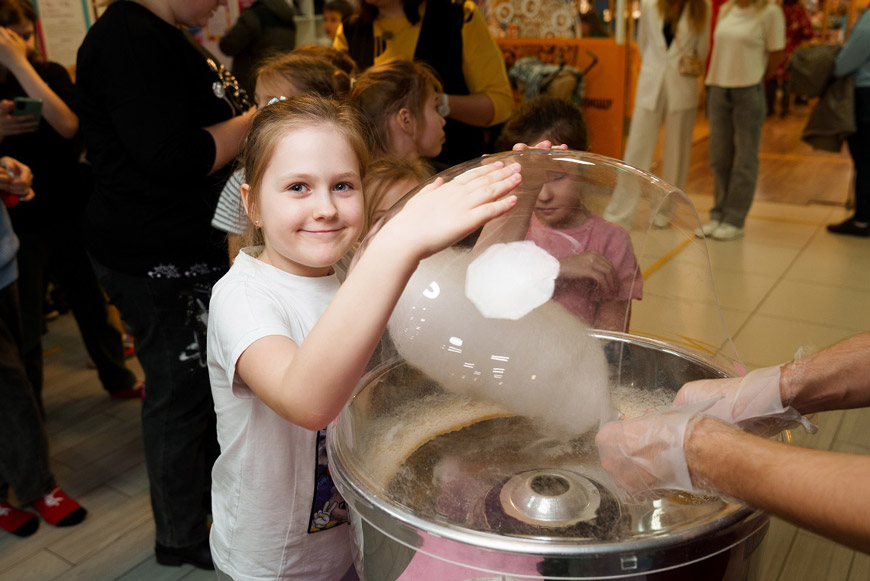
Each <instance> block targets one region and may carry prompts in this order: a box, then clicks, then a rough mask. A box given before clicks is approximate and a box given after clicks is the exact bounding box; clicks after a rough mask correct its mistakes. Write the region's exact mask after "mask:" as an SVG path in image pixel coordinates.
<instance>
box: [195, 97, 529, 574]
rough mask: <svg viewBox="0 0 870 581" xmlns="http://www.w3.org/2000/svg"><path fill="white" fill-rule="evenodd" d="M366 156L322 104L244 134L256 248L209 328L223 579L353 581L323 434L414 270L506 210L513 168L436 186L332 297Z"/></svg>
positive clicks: (218, 557) (345, 121)
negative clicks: (216, 425) (215, 418)
mask: <svg viewBox="0 0 870 581" xmlns="http://www.w3.org/2000/svg"><path fill="white" fill-rule="evenodd" d="M366 152H367V140H366V138H365V137H364V134H363V130H362V126H361V123H360V119H359V117H358V113H356V110H355V109H353V108H352V107H350V106H349V105H344V104H339V103H338V102H336V101H333V100H330V99H324V98H321V97H314V96H302V97H296V98H292V99H288V100H285V101H280V102H277V103H274V104H271V105H269V106H267V107H264V108H262V109H261V110H260V111H259V112H257V114H256V115H255V117H254V119H253V121H252V124H251V129H250V133H249V135H248V138H247V141H246V143H245V148H244V152H243V164H244V168H245V184H244V185H243V186H242V196H243V200H244V204H245V209H246V211H247V214H248V216H249V218H250V220H251V222H252V230H253V232H252V233H253V234H255V235H256V237H258V238H259V239H260V240H261V243H262V245H261V246H257V247H250V248H245V249H243V250H242V252H240V253H239V255H238V256H237V257H236V260H235V263H234V264H233V267H232V268H231V269H230V271H229V272H228V273H227V275H226V276H224V277H223V278H222V279H221V280H220V282H218V284H217V285H216V286H215V289H214V293H213V295H212V299H211V305H210V309H209V321H208V329H209V331H208V364H209V376H210V379H211V385H212V394H213V396H214V401H215V410H216V412H217V420H218V440H219V442H220V446H221V455H220V457H219V458H218V460H217V462H216V463H215V466H214V470H213V477H212V514H213V518H214V524H213V526H212V530H211V550H212V557H213V559H214V563H215V566H216V567H217V569H218V571H219V577H221V576H222V578H231V579H234V580H236V581H242V580H249V579H304V580H306V581H317V580H324V581H335V580H338V579H343V578H348V579H350V578H354V577H355V576H354V573H353V570H352V564H351V554H350V541H349V538H348V527H346V526H341V525H342V524H343V523H344V522H345V521H346V516H347V515H346V508H345V505H344V502H343V501H342V499H341V497H340V496H339V495H338V493H337V492H336V490H335V488H334V486H333V484H332V481H331V479H330V476H329V473H328V470H327V466H326V459H325V454H324V448H323V445H322V444H323V437H324V433H323V432H324V431H325V426H326V425H327V424H329V423H330V422H331V421H332V420H333V419H334V418H335V417H336V415H337V414H338V412H339V411H340V410H341V409H342V407H343V406H344V405H345V403H346V402H347V400H348V399H349V397H350V395H351V393H352V391H353V388H354V386H355V384H356V382H357V381H358V379H359V378H360V376H361V375H362V372H363V370H364V368H365V365H366V363H367V361H368V359H369V357H370V356H371V354H372V352H373V351H374V349H375V347H376V345H377V343H378V340H379V339H380V337H381V334H382V333H383V331H384V328H385V325H386V322H387V319H388V318H389V316H390V313H391V311H392V309H393V307H394V306H395V303H396V301H397V300H398V297H399V295H400V294H401V292H402V290H403V288H404V286H405V284H406V283H407V281H408V279H409V277H410V276H411V274H412V273H413V272H414V270H415V269H416V267H417V264H418V263H419V261H420V260H421V259H422V258H424V257H426V256H429V255H430V254H433V253H435V252H437V251H439V250H441V249H443V248H446V247H447V246H449V245H451V244H452V243H453V242H455V241H457V240H459V239H461V238H462V237H464V236H466V235H467V234H469V233H470V232H472V231H473V230H475V229H476V228H478V227H480V226H481V225H482V224H484V223H485V222H487V221H488V220H490V219H492V218H494V217H497V216H500V215H502V214H503V213H505V212H507V211H508V210H509V209H511V208H512V207H514V205H515V204H516V198H515V197H514V196H512V195H511V196H507V197H505V195H506V194H508V193H509V192H510V191H511V190H513V189H514V188H515V187H516V186H517V185H518V184H519V183H520V181H521V178H520V174H519V165H518V164H512V165H510V166H507V167H505V166H504V164H502V163H493V164H489V165H486V166H484V167H482V168H479V169H476V170H473V171H471V172H468V173H466V174H463V175H461V176H459V177H457V178H455V179H453V180H452V181H450V182H449V183H444V182H443V181H441V180H436V181H435V182H433V183H432V184H431V185H430V186H427V187H426V188H424V189H423V190H421V192H420V193H419V194H418V195H417V196H415V197H414V198H412V199H411V200H409V201H408V203H407V204H406V205H405V207H404V208H403V209H402V210H401V211H400V212H399V213H398V214H397V215H396V216H394V217H393V218H392V219H391V220H389V221H388V222H387V223H385V224H384V225H383V226H382V228H381V229H380V230H379V231H378V233H377V235H376V236H374V238H372V239H371V240H370V242H369V244H368V246H367V248H366V250H365V251H364V252H363V253H362V255H361V256H360V257H359V259H358V262H357V263H356V265H355V266H354V268H353V270H352V271H351V272H350V274H349V276H348V278H347V280H346V282H344V283H343V284H342V285H341V287H340V288H339V282H338V279H337V278H336V276H335V274H334V269H333V265H334V264H335V263H336V262H337V261H338V260H339V259H340V258H342V257H343V256H344V255H345V253H346V252H347V251H348V250H349V249H350V248H351V247H352V246H353V244H354V243H355V242H356V241H357V239H358V237H359V234H360V232H361V230H362V227H363V221H364V218H363V214H364V210H363V194H362V187H361V184H362V179H363V177H364V173H365V171H364V168H365V163H366V157H367V155H366ZM344 576H346V577H344Z"/></svg>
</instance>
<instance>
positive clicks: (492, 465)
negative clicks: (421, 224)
mask: <svg viewBox="0 0 870 581" xmlns="http://www.w3.org/2000/svg"><path fill="white" fill-rule="evenodd" d="M494 158H495V159H504V161H505V162H507V163H510V162H512V161H519V162H520V163H521V164H522V165H523V177H524V184H523V189H522V190H520V191H519V192H517V193H518V195H519V197H520V200H519V203H518V204H517V207H516V208H515V209H514V210H512V212H511V213H509V214H508V215H507V216H506V217H504V218H503V219H501V220H499V221H497V222H494V223H490V224H489V225H488V226H486V227H484V229H483V230H482V231H479V232H476V233H474V234H473V235H472V236H470V237H468V238H467V239H466V240H463V241H462V242H460V243H459V244H457V245H456V246H455V247H453V248H450V249H447V250H445V251H443V252H441V253H439V254H437V255H435V256H433V257H432V258H430V259H427V260H426V261H423V262H422V263H421V265H420V268H419V269H418V271H417V273H415V275H414V277H413V278H412V280H411V281H410V283H409V285H408V288H407V289H406V291H405V293H404V294H403V296H402V299H401V300H400V302H399V305H398V306H397V308H396V310H395V312H394V314H393V316H392V318H391V321H390V325H389V328H388V333H387V335H385V338H384V341H382V345H381V348H380V350H379V352H378V354H377V355H376V359H375V361H374V363H373V368H372V369H371V371H370V372H369V373H368V374H367V375H366V376H365V377H364V378H363V380H362V381H361V383H360V386H359V388H358V390H357V392H356V395H355V397H354V398H353V400H352V401H351V402H350V403H349V404H348V406H347V407H346V408H345V409H344V410H343V411H342V413H341V414H340V416H339V417H338V419H337V420H336V422H335V424H334V425H333V426H332V427H331V428H330V431H329V436H328V442H327V444H328V450H329V456H330V468H331V473H332V476H333V479H334V480H335V482H336V486H337V487H338V488H339V490H340V492H341V493H342V495H343V496H344V498H345V500H346V501H347V502H348V504H349V506H350V508H351V509H352V531H353V540H354V545H355V561H356V566H357V570H358V572H359V573H360V575H361V577H362V578H363V579H367V580H369V581H392V580H394V579H402V580H414V581H423V580H428V579H433V580H434V579H438V580H439V581H449V580H478V581H479V580H485V579H486V580H488V579H637V580H640V579H648V580H652V579H692V580H701V579H703V580H719V579H721V580H732V579H733V580H738V579H739V580H743V579H747V578H748V576H751V573H752V569H753V567H754V566H755V562H756V561H757V559H756V558H754V557H755V556H756V555H757V551H756V549H757V548H758V546H759V544H760V542H761V540H762V539H763V537H764V534H765V532H766V529H767V523H768V519H767V517H766V516H765V515H763V514H761V513H759V512H757V511H754V510H752V509H750V508H748V507H745V506H743V505H740V504H736V503H734V502H732V501H729V500H728V499H723V498H719V497H716V496H696V495H688V494H685V493H680V494H677V493H663V494H662V495H661V497H659V498H656V499H655V500H650V501H647V502H642V503H638V502H630V501H627V500H626V499H625V498H623V496H621V494H620V491H619V490H618V489H617V488H616V487H615V486H614V484H613V482H612V481H611V479H610V477H609V476H608V474H607V473H606V472H604V471H603V470H602V468H601V467H600V462H599V459H598V454H597V449H596V447H595V444H594V437H595V433H596V431H597V426H598V423H599V422H600V421H602V420H607V419H610V418H612V417H614V416H615V415H616V414H617V413H622V414H624V415H626V416H634V415H640V414H642V413H643V412H644V411H645V410H646V409H649V408H651V407H659V406H666V405H668V404H669V403H670V402H671V401H672V399H673V396H674V394H675V393H676V391H677V390H678V389H679V388H680V386H682V385H683V384H684V383H685V382H686V381H691V380H695V379H702V378H715V377H727V376H730V375H733V374H734V373H735V371H737V370H739V364H737V363H735V362H736V361H738V359H737V357H736V353H734V351H733V346H732V344H731V341H730V339H729V335H728V332H727V327H726V325H725V323H724V320H723V317H722V314H721V312H720V310H719V308H718V305H717V303H716V299H715V292H714V288H713V284H712V276H711V274H710V267H709V260H708V259H707V251H706V246H705V244H704V243H703V241H701V240H696V239H695V238H694V237H693V236H692V231H693V230H694V228H696V227H697V226H698V225H699V224H700V220H699V219H698V214H697V212H696V211H695V208H694V206H693V205H692V203H691V202H690V201H689V200H688V198H687V197H686V196H685V195H683V194H682V193H681V192H679V191H675V190H674V189H673V188H671V187H670V186H668V185H667V184H665V183H664V182H661V181H659V180H657V179H656V178H653V177H651V176H648V175H646V174H643V173H642V172H639V171H637V170H635V169H633V168H630V167H628V166H625V165H623V164H621V163H620V162H616V161H614V160H609V159H606V158H601V157H599V156H594V155H590V154H582V153H578V152H524V153H512V154H500V155H499V156H494ZM494 158H484V159H483V160H477V161H475V162H471V163H469V164H465V165H464V166H459V167H457V168H454V169H453V170H449V171H448V172H445V173H444V174H442V177H444V178H445V179H447V180H449V179H452V178H453V177H455V176H456V175H458V174H459V173H461V172H462V171H463V170H465V169H468V168H470V167H474V166H475V165H477V164H480V163H492V161H493V159H494ZM550 189H558V190H561V191H560V192H557V193H559V195H560V196H561V200H562V202H561V203H560V205H559V206H558V207H557V208H556V205H555V204H548V203H547V200H549V199H550V198H551V197H554V196H553V194H554V192H553V191H548V190H550ZM572 191H573V192H574V193H573V194H572V193H571V192H572ZM614 195H620V196H631V197H632V198H634V199H636V200H637V207H636V208H635V209H634V211H633V212H632V221H631V222H629V223H627V224H626V225H627V226H628V227H629V228H628V229H625V230H622V229H620V230H621V233H620V232H614V231H612V228H611V227H609V226H607V225H602V224H600V223H599V221H598V220H597V219H596V218H592V216H598V215H600V214H602V213H605V212H606V209H607V207H608V206H609V205H610V199H611V198H612V196H614ZM555 197H558V196H555ZM566 201H568V202H566ZM400 204H401V202H400ZM571 204H573V206H571ZM550 206H552V207H554V208H556V210H558V212H562V214H563V216H565V215H567V216H573V215H576V214H577V212H580V213H581V214H582V216H581V217H584V219H582V220H580V222H581V223H580V224H579V229H578V228H577V227H576V226H578V225H577V224H572V223H568V222H565V221H564V220H561V221H560V220H549V218H551V217H552V215H553V214H558V212H557V211H554V212H551V213H549V214H548V213H547V212H545V211H542V210H546V209H548V207H550ZM566 210H570V211H566ZM389 217H390V214H388V216H387V219H389ZM657 218H658V219H657ZM590 220H591V223H592V224H593V225H594V226H595V227H596V228H598V227H600V228H601V229H602V230H604V231H605V232H606V233H607V234H608V236H609V238H608V240H609V241H610V244H611V246H614V245H615V246H618V247H619V248H620V249H621V250H620V252H622V258H619V254H618V253H617V254H614V253H613V252H612V247H608V246H607V245H604V246H602V245H601V243H600V240H597V241H596V240H594V238H595V236H598V235H600V234H601V233H600V232H597V231H593V232H592V234H591V237H592V238H593V239H583V224H584V223H585V224H586V226H587V227H588V226H589V225H590ZM536 228H538V229H541V228H545V229H550V230H553V232H547V231H545V232H544V233H543V235H542V234H541V232H538V233H537V234H535V233H534V232H533V230H534V229H536ZM547 235H553V236H556V238H558V239H562V238H563V237H564V236H569V237H571V238H572V240H574V242H570V241H568V244H567V248H568V251H565V247H561V249H560V247H558V245H551V244H550V243H549V242H548V241H547V240H546V236H547ZM531 241H534V244H533V245H530V244H529V242H531ZM539 241H543V242H541V243H540V244H538V242H539ZM596 244H598V246H595V245H596ZM364 248H365V245H363V250H362V251H363V252H364ZM545 248H546V249H547V250H546V251H544V249H545ZM590 248H597V249H596V250H595V252H596V253H597V254H598V255H600V256H605V257H610V258H609V259H608V260H609V261H612V262H617V261H619V260H627V259H626V258H625V256H624V254H625V253H626V252H629V253H631V255H632V257H633V259H632V260H627V261H628V262H629V263H631V264H633V266H632V267H631V268H621V269H620V270H621V272H620V276H619V278H620V280H621V284H622V285H623V288H621V289H618V288H617V289H614V288H613V287H614V286H616V284H615V283H614V282H613V280H612V279H611V280H610V281H607V280H605V279H602V278H600V277H599V278H595V276H594V274H589V273H586V271H583V270H582V269H580V270H579V271H574V270H572V269H573V268H574V266H572V265H571V264H570V263H571V261H573V260H579V259H575V258H574V257H577V256H579V257H581V258H582V256H583V255H584V253H588V252H589V251H590ZM596 260H597V258H596ZM594 264H599V263H597V262H596V263H594ZM622 266H624V264H623V265H622ZM669 267H670V268H672V270H671V271H669V270H668V268H669ZM575 272H580V274H581V275H582V276H577V275H576V274H575ZM669 272H670V274H669ZM657 277H658V278H659V280H656V278H657ZM675 277H676V278H678V280H677V281H675V282H674V281H666V280H662V279H667V278H675ZM641 285H643V287H644V288H643V292H642V293H641V292H640V288H639V287H640V286H641ZM605 287H607V288H605ZM566 294H568V295H570V297H569V299H570V300H566V298H565V295H566ZM683 295H689V296H688V297H686V296H683ZM640 296H643V299H642V300H637V299H638V297H640ZM608 301H612V302H615V303H616V304H615V305H613V304H608ZM589 304H594V305H595V308H590V307H589ZM680 305H688V307H689V308H680ZM620 309H621V310H620ZM668 309H669V310H670V312H662V311H666V310H668ZM604 311H608V312H609V313H610V314H609V316H607V317H604V318H603V319H602V318H596V317H597V315H598V314H600V313H602V312H604ZM693 312H696V313H702V312H703V313H706V314H705V316H706V318H705V319H704V322H703V323H702V324H699V323H698V321H696V320H694V318H692V317H688V316H687V315H689V314H691V313H693ZM614 313H617V314H618V315H619V316H614ZM605 326H606V327H607V328H602V327H605ZM614 327H616V328H615V329H614ZM626 331H627V332H626Z"/></svg>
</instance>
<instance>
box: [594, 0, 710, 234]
mask: <svg viewBox="0 0 870 581" xmlns="http://www.w3.org/2000/svg"><path fill="white" fill-rule="evenodd" d="M710 14H711V9H710V2H709V0H642V3H641V11H640V24H639V26H638V39H637V43H638V51H639V52H640V57H641V68H640V75H639V76H638V79H637V92H636V94H635V98H634V113H633V115H632V119H631V129H630V131H629V134H628V143H627V145H626V147H625V155H624V157H623V160H624V161H625V162H626V163H627V164H629V165H633V166H634V167H636V168H638V169H642V170H644V171H649V170H650V166H651V165H652V159H653V154H654V153H655V148H656V143H657V142H658V137H659V131H660V129H661V127H662V124H664V132H665V136H664V151H663V163H662V171H661V175H660V177H661V178H662V179H664V180H665V181H666V182H668V183H670V184H673V185H675V186H677V187H678V188H680V189H683V188H684V187H685V185H686V181H687V179H688V175H689V155H690V149H691V146H692V129H693V127H694V124H695V113H696V111H697V109H698V92H699V85H698V79H699V77H700V75H702V74H703V73H704V69H703V63H704V61H705V60H706V58H707V53H708V51H709V47H710ZM681 61H682V65H681ZM692 66H694V69H693V70H689V69H691V68H692ZM638 197H639V192H638V191H636V190H633V189H631V188H628V187H619V186H618V187H617V188H616V190H615V191H614V193H613V197H612V198H611V201H610V204H609V205H608V207H607V210H606V211H605V213H604V217H605V218H606V219H608V220H610V221H611V222H616V223H617V224H621V225H622V226H624V227H625V228H630V227H631V224H632V222H633V221H634V214H635V210H636V209H637V202H638ZM653 220H654V223H656V224H657V225H659V226H663V225H665V224H666V223H667V220H668V218H667V211H665V212H664V213H662V214H659V215H658V216H655V217H653Z"/></svg>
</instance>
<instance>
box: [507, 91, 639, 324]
mask: <svg viewBox="0 0 870 581" xmlns="http://www.w3.org/2000/svg"><path fill="white" fill-rule="evenodd" d="M500 139H501V145H502V147H503V148H507V147H505V146H507V145H508V144H509V143H537V142H539V141H543V140H545V139H546V140H549V141H551V142H552V143H564V144H566V145H567V146H568V147H569V148H570V149H576V150H580V151H584V150H586V148H587V144H586V124H585V122H584V121H583V112H582V110H580V108H579V107H577V106H576V105H574V104H573V103H570V102H568V101H564V100H561V99H556V98H554V97H546V96H543V97H537V98H535V99H532V100H530V101H527V102H526V103H525V104H523V106H522V107H521V108H520V109H519V111H517V112H516V113H515V114H514V116H513V117H512V118H511V119H510V121H508V123H507V125H505V128H504V130H503V132H502V136H501V138H500ZM547 177H548V178H549V179H548V181H547V183H545V184H544V185H543V187H542V188H541V190H540V192H539V193H538V197H537V200H536V201H535V206H534V214H533V216H532V218H531V221H530V224H529V231H528V233H527V234H526V240H531V241H533V242H534V243H535V244H537V245H538V246H540V247H541V248H543V249H544V250H546V251H547V252H549V253H550V254H551V255H552V256H553V257H555V258H558V259H559V263H560V271H559V278H558V279H557V280H556V289H555V293H554V295H553V298H554V300H556V301H557V302H559V303H560V304H561V305H562V306H564V307H565V308H567V309H568V310H569V311H571V312H572V313H574V314H575V315H577V316H578V317H580V318H582V319H583V320H584V321H585V322H586V323H587V324H588V325H590V326H591V327H594V328H597V329H607V330H611V331H628V323H629V317H630V314H631V309H630V305H631V299H640V298H641V296H642V289H643V278H642V277H641V274H640V270H639V269H638V267H637V260H636V259H635V256H634V250H633V249H632V245H631V238H630V237H629V235H628V232H626V231H625V229H623V228H622V227H621V226H618V225H616V224H612V223H610V222H607V221H606V220H604V219H603V218H601V217H600V216H598V215H597V214H595V213H593V212H591V211H590V210H589V209H588V208H587V207H586V206H585V205H584V204H583V192H582V187H583V186H582V180H581V179H580V177H579V176H578V175H575V174H569V173H554V172H547Z"/></svg>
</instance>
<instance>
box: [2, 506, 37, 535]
mask: <svg viewBox="0 0 870 581" xmlns="http://www.w3.org/2000/svg"><path fill="white" fill-rule="evenodd" d="M0 528H2V529H3V530H4V531H6V532H7V533H12V534H13V535H16V536H19V537H29V536H30V535H32V534H33V533H35V532H36V529H38V528H39V517H38V516H36V515H35V514H33V513H32V512H30V511H27V510H21V509H20V508H15V507H14V506H12V505H11V504H9V503H8V502H6V501H3V502H0Z"/></svg>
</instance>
